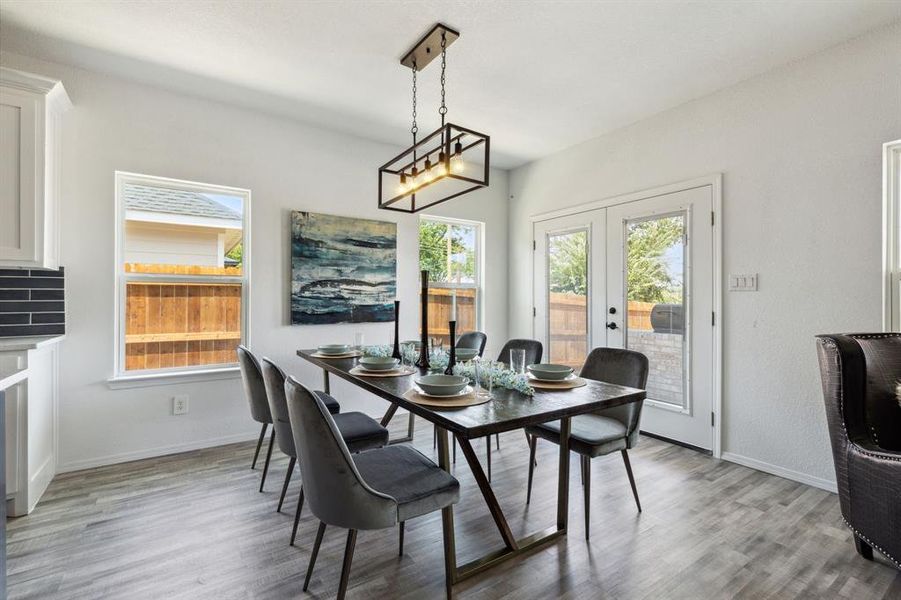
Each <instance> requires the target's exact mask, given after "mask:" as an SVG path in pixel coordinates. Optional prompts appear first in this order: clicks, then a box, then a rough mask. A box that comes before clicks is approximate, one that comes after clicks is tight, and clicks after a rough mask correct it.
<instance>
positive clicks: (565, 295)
mask: <svg viewBox="0 0 901 600" xmlns="http://www.w3.org/2000/svg"><path fill="white" fill-rule="evenodd" d="M547 265H548V278H547V282H548V339H549V341H550V348H548V354H547V357H546V358H545V359H544V360H547V361H550V362H554V363H558V364H564V365H569V366H571V367H572V368H573V369H576V371H578V370H579V369H580V368H581V367H582V363H583V362H585V357H586V356H587V354H588V230H587V229H580V230H578V231H568V232H565V233H552V234H548V238H547Z"/></svg>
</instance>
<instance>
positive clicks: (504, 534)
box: [457, 437, 518, 550]
mask: <svg viewBox="0 0 901 600" xmlns="http://www.w3.org/2000/svg"><path fill="white" fill-rule="evenodd" d="M486 439H487V440H488V444H489V445H490V444H491V438H490V437H489V438H486ZM457 443H459V444H460V450H462V451H463V456H464V457H466V463H467V464H468V465H469V469H470V470H471V471H472V474H473V477H475V479H476V483H477V484H478V486H479V490H480V491H481V492H482V496H484V497H485V503H486V504H488V510H489V512H491V517H492V518H493V519H494V524H495V525H496V526H497V529H498V531H500V534H501V538H503V540H504V545H505V546H506V547H507V548H508V549H510V550H516V549H517V548H518V546H517V544H516V538H514V537H513V532H512V531H510V525H509V524H508V523H507V519H506V518H505V517H504V511H503V510H502V509H501V505H500V504H499V503H498V501H497V496H495V495H494V490H493V489H491V484H490V483H489V482H488V477H487V476H486V475H485V471H484V470H483V469H482V465H481V464H480V463H479V459H478V457H476V453H475V450H473V449H472V444H470V443H469V440H467V439H466V438H461V437H457Z"/></svg>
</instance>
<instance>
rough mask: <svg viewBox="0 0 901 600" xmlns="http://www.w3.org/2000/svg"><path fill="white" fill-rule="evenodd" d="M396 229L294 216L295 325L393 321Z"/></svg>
mask: <svg viewBox="0 0 901 600" xmlns="http://www.w3.org/2000/svg"><path fill="white" fill-rule="evenodd" d="M396 278H397V224H396V223H390V222H387V221H373V220H370V219H357V218H353V217H337V216H335V215H324V214H320V213H310V212H301V211H293V212H292V213H291V324H292V325H321V324H325V323H372V322H379V321H393V320H394V299H395V296H396V295H397V279H396Z"/></svg>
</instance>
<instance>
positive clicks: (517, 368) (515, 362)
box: [510, 348, 526, 375]
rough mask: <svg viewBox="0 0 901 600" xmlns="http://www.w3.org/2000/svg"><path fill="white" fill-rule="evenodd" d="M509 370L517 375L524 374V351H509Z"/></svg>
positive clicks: (517, 349) (514, 349)
mask: <svg viewBox="0 0 901 600" xmlns="http://www.w3.org/2000/svg"><path fill="white" fill-rule="evenodd" d="M510 370H511V371H513V372H514V373H516V374H517V375H522V374H523V373H525V372H526V351H525V350H524V349H523V348H513V349H512V350H510Z"/></svg>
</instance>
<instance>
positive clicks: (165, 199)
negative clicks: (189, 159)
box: [123, 183, 241, 221]
mask: <svg viewBox="0 0 901 600" xmlns="http://www.w3.org/2000/svg"><path fill="white" fill-rule="evenodd" d="M123 191H124V194H123V195H124V197H125V208H126V209H128V210H135V211H145V212H155V213H165V214H170V215H184V216H190V217H205V218H209V219H227V220H229V221H241V215H240V214H238V213H237V212H235V211H233V210H232V209H230V208H228V207H227V206H225V205H224V204H220V203H218V202H216V201H215V200H211V199H209V198H207V197H206V196H204V195H203V194H198V193H196V192H187V191H183V190H173V189H168V188H161V187H152V186H147V185H138V184H134V183H126V184H125V186H124V189H123Z"/></svg>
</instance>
